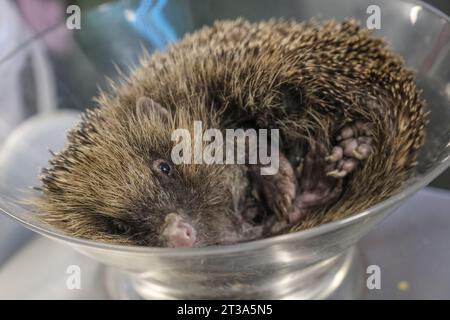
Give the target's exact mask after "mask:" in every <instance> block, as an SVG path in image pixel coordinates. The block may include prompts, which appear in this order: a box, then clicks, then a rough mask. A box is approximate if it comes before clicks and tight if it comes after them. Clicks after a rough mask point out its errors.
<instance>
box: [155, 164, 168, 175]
mask: <svg viewBox="0 0 450 320" xmlns="http://www.w3.org/2000/svg"><path fill="white" fill-rule="evenodd" d="M158 169H159V170H161V172H162V173H164V174H166V175H169V174H170V170H171V168H170V164H168V163H167V162H161V163H160V164H159V166H158Z"/></svg>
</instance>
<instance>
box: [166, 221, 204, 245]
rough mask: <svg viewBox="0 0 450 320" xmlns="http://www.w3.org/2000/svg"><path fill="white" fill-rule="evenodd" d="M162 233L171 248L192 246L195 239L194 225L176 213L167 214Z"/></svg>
mask: <svg viewBox="0 0 450 320" xmlns="http://www.w3.org/2000/svg"><path fill="white" fill-rule="evenodd" d="M162 234H163V236H164V237H166V239H167V244H168V246H169V247H172V248H179V247H192V246H193V245H194V243H195V240H196V239H197V232H196V230H195V229H194V227H193V226H192V225H191V224H189V223H188V222H185V221H184V220H183V219H182V218H181V217H180V216H179V215H178V214H176V213H170V214H168V215H167V217H166V227H165V228H164V230H163V233H162Z"/></svg>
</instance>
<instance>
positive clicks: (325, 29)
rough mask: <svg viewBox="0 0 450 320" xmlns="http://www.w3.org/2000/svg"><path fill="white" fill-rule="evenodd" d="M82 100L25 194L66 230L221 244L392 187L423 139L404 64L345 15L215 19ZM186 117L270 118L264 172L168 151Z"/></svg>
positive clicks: (299, 225)
mask: <svg viewBox="0 0 450 320" xmlns="http://www.w3.org/2000/svg"><path fill="white" fill-rule="evenodd" d="M143 97H147V98H143ZM96 102H97V104H98V106H97V107H96V108H93V109H91V110H89V111H87V112H86V113H84V115H83V116H82V119H81V122H80V123H79V125H78V126H77V127H76V128H75V129H73V130H72V131H70V132H69V134H68V142H67V145H66V147H65V148H64V149H63V150H62V151H61V152H59V153H57V154H55V155H54V156H53V158H52V159H51V160H50V165H49V167H48V168H47V169H45V170H43V172H42V176H41V181H42V186H41V187H40V194H39V195H38V196H37V197H36V198H35V199H33V204H34V206H35V208H36V210H37V211H39V215H40V217H41V218H42V219H43V220H44V221H45V222H47V223H49V224H50V225H52V226H55V227H57V228H59V229H61V230H62V231H64V232H65V233H67V234H69V235H72V236H78V237H82V238H88V239H92V240H98V241H106V242H112V243H118V244H130V245H143V246H162V247H192V246H195V247H197V246H208V245H218V244H230V243H237V242H241V241H247V240H252V239H258V238H262V237H268V236H271V235H275V234H279V233H285V232H293V231H298V230H302V229H305V228H310V227H314V226H317V225H319V224H322V223H325V222H330V221H334V220H336V219H340V218H343V217H346V216H348V215H350V214H353V213H357V212H360V211H361V210H364V209H366V208H368V207H369V206H371V205H373V204H375V203H377V202H379V201H381V200H383V199H386V198H387V197H389V196H390V195H392V194H393V193H395V192H396V191H398V189H399V188H400V187H401V185H402V183H403V182H404V181H405V179H407V178H408V176H409V175H410V173H411V169H412V168H413V167H414V165H415V158H416V154H417V150H418V149H419V148H420V147H421V145H422V143H423V140H424V123H425V108H424V103H423V101H422V100H421V98H420V92H419V90H418V89H417V88H416V84H415V80H414V76H413V73H412V72H411V71H410V70H408V69H407V68H406V67H405V65H404V62H403V61H402V59H401V58H400V57H399V56H398V55H396V54H394V53H393V52H392V51H391V50H389V48H388V47H387V45H386V44H385V42H384V41H383V40H382V39H379V38H377V37H375V36H373V35H372V34H371V32H370V31H368V30H366V29H363V28H360V27H359V25H358V23H357V22H355V21H353V20H348V21H344V22H342V23H338V22H335V21H324V22H320V23H319V22H313V21H311V22H305V23H298V22H295V21H284V20H270V21H264V22H259V23H250V22H247V21H244V20H236V21H218V22H216V23H215V24H214V25H213V26H208V27H204V28H202V29H201V30H199V31H197V32H194V33H192V34H190V35H187V36H185V37H184V38H183V39H182V40H181V41H179V42H178V43H176V44H173V45H170V46H169V47H168V48H167V50H166V51H165V52H157V53H154V54H152V55H151V56H148V55H147V56H145V57H144V58H142V61H141V62H140V64H139V67H138V68H136V69H135V70H134V71H133V72H132V74H131V75H130V76H129V77H125V78H124V79H122V81H121V82H120V83H118V84H116V85H113V86H112V90H111V92H110V93H105V92H103V93H101V94H100V95H99V97H98V98H97V99H96ZM195 121H201V122H202V124H203V128H204V129H205V130H206V129H207V128H219V129H220V130H226V129H228V128H234V129H237V128H242V129H249V128H253V129H261V128H264V129H278V130H279V137H280V139H279V140H280V142H279V149H280V155H279V169H278V172H277V173H276V174H274V175H261V174H260V170H259V167H260V165H259V164H234V165H233V164H175V163H174V162H173V161H172V160H171V151H172V149H173V147H174V145H175V144H176V142H175V141H173V140H172V139H171V136H172V133H173V132H174V130H177V129H179V128H186V129H188V130H192V128H193V127H194V122H195Z"/></svg>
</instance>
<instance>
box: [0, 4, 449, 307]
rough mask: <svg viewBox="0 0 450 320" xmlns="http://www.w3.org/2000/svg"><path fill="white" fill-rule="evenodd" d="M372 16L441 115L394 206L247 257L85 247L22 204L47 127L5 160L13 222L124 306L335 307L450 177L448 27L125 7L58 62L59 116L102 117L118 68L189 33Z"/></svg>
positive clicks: (73, 35)
mask: <svg viewBox="0 0 450 320" xmlns="http://www.w3.org/2000/svg"><path fill="white" fill-rule="evenodd" d="M369 5H377V6H379V8H380V9H381V29H380V30H374V32H375V33H376V34H377V35H380V36H382V37H384V38H385V39H387V41H388V42H389V44H390V45H391V46H392V48H393V49H394V50H395V51H397V52H399V53H400V54H401V55H402V56H403V57H404V58H405V60H406V62H407V64H408V65H409V66H410V67H412V68H414V69H415V70H416V71H417V78H418V83H419V86H420V87H421V89H423V92H424V98H425V99H426V100H427V102H428V108H429V111H430V116H429V120H430V121H429V123H428V125H427V128H426V130H427V138H426V143H425V147H424V148H423V149H422V150H421V154H420V157H419V165H418V168H417V174H416V175H415V176H414V177H413V178H411V179H410V180H409V181H408V182H407V183H406V184H405V187H404V188H403V189H402V190H401V191H400V192H399V193H398V194H396V195H394V196H393V197H391V198H389V199H388V200H386V201H383V202H381V203H379V204H377V205H375V206H373V207H371V208H369V209H367V210H365V211H363V212H355V214H354V215H352V216H351V217H349V218H346V219H343V220H339V221H335V222H332V223H328V224H324V225H321V226H318V227H315V228H312V229H308V230H304V231H301V232H297V233H292V234H286V235H282V236H277V237H272V238H269V239H263V240H258V241H252V242H247V243H242V244H238V245H229V246H218V247H206V248H189V249H185V248H182V249H169V248H149V247H131V246H119V245H112V244H105V243H98V242H93V241H89V240H84V239H78V238H73V237H69V236H66V235H64V234H61V233H60V232H59V231H58V230H54V229H52V228H50V227H48V226H47V225H43V224H41V223H39V221H37V220H36V219H35V216H34V215H33V214H32V213H31V212H30V211H29V210H28V209H27V207H26V206H24V205H21V204H20V202H19V201H18V200H19V199H21V197H23V192H22V190H23V189H25V188H27V187H28V186H30V185H36V184H37V180H36V179H37V178H36V177H37V176H38V174H39V166H43V165H44V164H45V161H46V159H47V158H48V152H47V146H48V144H50V142H49V140H46V139H44V138H43V139H41V141H37V139H29V137H30V136H33V137H36V136H37V135H39V134H42V137H45V132H47V138H48V136H49V134H48V132H49V130H50V129H49V128H50V127H51V125H49V124H48V123H47V122H46V124H45V125H44V127H45V128H46V130H37V131H32V133H31V134H30V132H28V134H18V133H17V132H16V134H14V133H13V134H12V136H13V137H10V138H9V139H8V140H7V141H6V143H5V144H4V146H3V148H1V149H0V208H1V211H3V212H4V213H6V214H7V215H9V216H11V217H12V218H13V219H15V220H16V221H18V222H20V223H21V224H23V225H25V226H27V227H28V228H30V229H32V230H34V231H36V232H38V233H40V234H42V235H45V236H47V237H50V238H51V239H54V240H56V241H60V242H62V243H64V244H66V245H68V246H71V247H73V248H74V249H76V250H78V251H80V252H82V253H84V254H86V255H88V256H90V257H92V258H93V259H96V260H98V261H100V262H102V263H103V264H105V265H106V266H108V270H107V272H106V276H107V277H106V280H105V281H106V285H107V288H108V289H109V292H110V293H111V295H112V296H113V297H116V298H147V299H148V298H188V299H193V298H194V299H195V298H210V299H213V298H269V299H279V298H303V299H304V298H325V297H329V296H330V295H332V294H333V292H335V290H336V288H338V287H339V286H340V285H341V284H342V282H343V281H344V279H348V278H350V279H356V277H357V275H356V274H351V273H350V274H349V272H350V271H351V270H352V266H354V258H355V250H354V246H355V244H356V243H357V242H358V240H359V239H361V237H363V236H364V235H365V234H367V233H368V232H369V230H371V229H372V228H373V227H374V226H375V225H376V224H377V223H378V222H379V221H381V220H382V219H383V218H385V217H386V216H387V215H388V214H390V213H392V212H393V211H394V210H395V209H396V208H397V207H398V206H400V205H401V204H402V203H403V202H404V201H405V200H406V199H407V198H408V197H409V196H411V195H412V194H413V193H415V192H416V191H418V190H419V189H421V188H423V187H424V186H425V185H427V184H428V183H429V182H430V181H432V180H433V179H434V178H435V177H436V176H438V175H439V174H440V173H441V172H443V171H444V170H445V169H446V168H447V167H448V166H449V165H450V159H449V154H450V70H449V66H450V46H449V42H450V41H449V40H450V20H449V18H448V17H446V16H445V15H444V14H442V13H441V12H439V11H438V10H436V9H434V8H432V7H430V6H428V5H425V4H423V3H421V2H415V1H389V0H385V1H375V0H370V1H365V0H364V1H361V0H358V1H356V0H344V1H340V2H339V5H337V4H336V2H335V1H331V0H328V1H327V0H283V1H276V2H275V1H271V0H270V1H269V0H263V1H261V0H247V1H238V0H231V1H213V0H191V1H182V2H181V1H171V0H167V1H156V2H151V1H119V2H116V3H111V4H104V5H101V6H99V7H98V8H95V9H93V10H91V11H89V12H82V24H81V30H73V31H71V32H70V33H69V36H68V37H67V39H66V40H67V44H66V46H67V48H69V49H67V50H65V51H64V50H59V51H58V52H57V53H51V52H49V53H48V55H49V57H48V58H49V59H50V60H52V62H53V65H54V66H56V67H54V69H53V70H52V71H53V72H54V74H55V79H56V80H54V81H55V83H56V85H57V87H58V88H59V90H58V95H57V97H56V98H55V99H57V102H58V105H59V108H73V109H78V110H82V109H84V108H85V107H87V106H89V105H90V98H91V97H92V96H94V95H95V93H96V91H97V85H100V86H102V85H103V84H104V81H105V80H104V79H105V78H104V77H105V76H108V77H111V78H113V79H114V78H115V77H116V76H117V69H116V68H115V65H117V66H119V68H125V69H126V67H127V66H129V65H130V64H133V63H136V61H137V58H138V56H139V54H140V52H141V48H142V46H144V47H146V48H147V49H149V50H150V51H152V50H154V49H155V48H160V49H162V48H164V46H165V45H166V44H167V43H168V42H171V41H175V40H176V39H178V38H180V37H181V36H182V35H183V34H185V33H186V32H191V31H193V30H196V29H197V28H199V27H200V26H202V25H204V24H211V23H212V22H213V21H214V20H216V19H224V18H236V17H245V18H247V19H249V20H261V19H268V18H273V17H288V18H295V19H297V20H305V19H308V18H311V17H319V18H321V19H322V18H323V19H325V18H334V19H336V20H343V19H344V18H346V17H354V18H357V19H360V20H361V21H362V23H363V24H364V23H365V21H366V20H367V18H368V17H369V16H370V13H367V8H368V7H369ZM61 28H63V29H65V28H66V25H65V23H64V22H62V23H61V24H59V25H56V26H54V27H52V28H50V29H49V30H47V31H46V32H43V33H41V34H39V35H38V36H34V37H30V38H29V39H28V40H24V41H23V43H21V44H20V45H18V46H17V47H16V48H15V49H14V50H12V51H11V52H10V53H9V54H7V55H4V56H3V57H0V66H1V65H5V64H8V63H9V62H10V61H12V59H13V58H14V56H15V55H17V54H25V55H26V54H27V53H28V52H29V51H30V50H32V48H33V46H34V45H36V44H41V45H44V43H45V41H46V39H47V40H48V37H52V35H54V34H55V33H57V32H61V30H60V29H61ZM58 66H59V67H58ZM45 117H49V116H48V115H46V116H45ZM49 126H50V127H49ZM54 128H55V129H54V131H50V132H51V134H50V135H51V138H52V139H53V140H52V142H51V145H54V144H55V145H59V144H61V143H62V142H63V140H64V133H63V131H64V130H61V128H59V127H58V126H55V127H54ZM58 128H59V129H58ZM44 131H45V132H44ZM54 140H58V141H54ZM46 144H47V145H46ZM16 145H20V148H22V149H21V150H20V152H16V151H14V150H12V149H14V146H16ZM2 159H3V160H2ZM4 159H7V161H6V160H4ZM18 159H19V160H20V161H18ZM359 276H363V275H362V274H360V275H359ZM352 288H353V287H352ZM353 289H354V288H353Z"/></svg>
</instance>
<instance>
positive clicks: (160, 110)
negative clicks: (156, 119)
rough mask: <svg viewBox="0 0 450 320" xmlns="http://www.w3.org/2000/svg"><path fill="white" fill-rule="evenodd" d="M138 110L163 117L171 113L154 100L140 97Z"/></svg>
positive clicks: (137, 104)
mask: <svg viewBox="0 0 450 320" xmlns="http://www.w3.org/2000/svg"><path fill="white" fill-rule="evenodd" d="M136 106H137V109H138V110H140V111H142V112H144V113H148V114H151V113H153V114H155V113H156V114H159V115H161V116H163V117H167V116H168V115H169V111H167V109H166V108H164V107H163V106H162V105H160V104H159V103H157V102H155V101H154V100H153V99H150V98H148V97H140V98H139V99H138V101H137V103H136Z"/></svg>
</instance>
